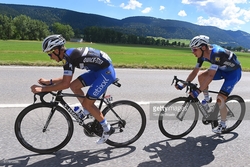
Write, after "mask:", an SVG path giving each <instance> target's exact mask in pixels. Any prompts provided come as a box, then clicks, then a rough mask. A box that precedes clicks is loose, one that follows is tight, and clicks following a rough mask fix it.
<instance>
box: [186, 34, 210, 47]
mask: <svg viewBox="0 0 250 167" xmlns="http://www.w3.org/2000/svg"><path fill="white" fill-rule="evenodd" d="M208 43H209V37H208V36H205V35H199V36H196V37H194V38H193V39H192V40H191V41H190V44H189V47H190V48H194V47H200V46H201V45H208Z"/></svg>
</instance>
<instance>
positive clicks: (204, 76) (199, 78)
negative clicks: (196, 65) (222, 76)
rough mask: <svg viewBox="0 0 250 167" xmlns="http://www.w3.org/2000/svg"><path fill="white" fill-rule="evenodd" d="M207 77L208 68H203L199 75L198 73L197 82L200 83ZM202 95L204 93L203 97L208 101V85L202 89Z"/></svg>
mask: <svg viewBox="0 0 250 167" xmlns="http://www.w3.org/2000/svg"><path fill="white" fill-rule="evenodd" d="M207 77H208V70H205V71H203V72H200V73H199V75H198V81H199V84H200V85H202V82H203V81H204V80H205V79H206V78H207ZM203 95H204V98H205V100H206V101H207V102H209V101H210V97H209V93H208V86H207V88H206V89H204V90H203Z"/></svg>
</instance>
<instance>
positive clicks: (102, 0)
mask: <svg viewBox="0 0 250 167" xmlns="http://www.w3.org/2000/svg"><path fill="white" fill-rule="evenodd" d="M98 1H99V2H104V3H111V2H110V0H98Z"/></svg>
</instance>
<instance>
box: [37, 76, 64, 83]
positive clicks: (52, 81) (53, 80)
mask: <svg viewBox="0 0 250 167" xmlns="http://www.w3.org/2000/svg"><path fill="white" fill-rule="evenodd" d="M62 79H63V77H60V78H53V79H44V78H40V79H39V80H38V83H39V84H40V85H52V84H57V83H59V82H61V81H62Z"/></svg>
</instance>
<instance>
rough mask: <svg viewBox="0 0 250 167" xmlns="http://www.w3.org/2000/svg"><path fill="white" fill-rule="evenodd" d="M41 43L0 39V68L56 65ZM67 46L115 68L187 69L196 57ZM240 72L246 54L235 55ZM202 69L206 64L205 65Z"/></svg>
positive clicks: (153, 49)
mask: <svg viewBox="0 0 250 167" xmlns="http://www.w3.org/2000/svg"><path fill="white" fill-rule="evenodd" d="M41 43H42V42H41V41H16V40H7V41H3V40H0V65H37V66H60V65H61V64H60V63H57V62H55V61H53V60H50V58H49V56H47V55H46V54H44V53H43V52H42V51H41V50H42V49H41ZM65 46H66V47H67V48H70V47H82V46H90V47H93V48H96V49H100V50H103V51H105V52H106V53H108V55H109V56H110V57H111V59H112V61H113V64H114V66H115V67H122V68H154V69H191V68H193V67H194V66H195V64H196V58H195V57H194V55H193V54H192V53H191V51H190V49H189V48H180V47H161V46H159V47H158V46H145V45H143V46H142V45H107V44H94V43H73V42H67V43H66V45H65ZM236 54H237V55H238V58H239V60H240V61H241V64H242V67H243V70H244V71H250V53H236ZM203 66H204V67H208V66H209V64H208V63H205V64H204V65H203Z"/></svg>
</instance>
